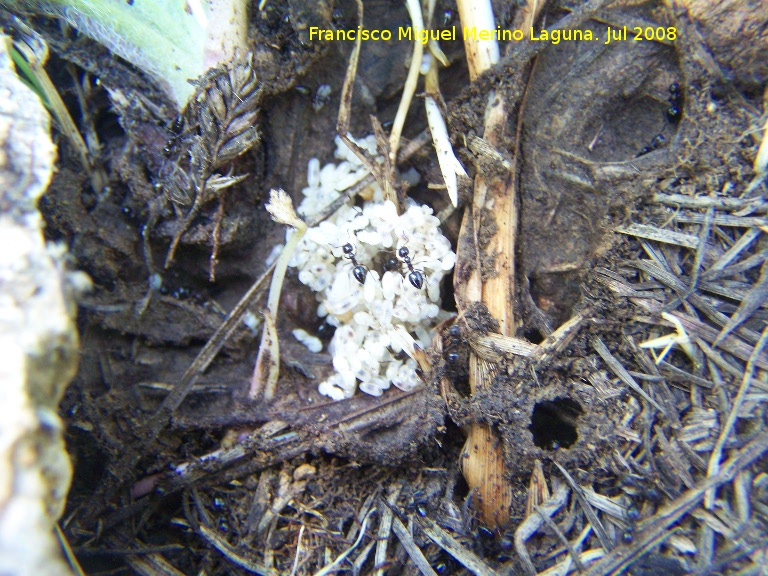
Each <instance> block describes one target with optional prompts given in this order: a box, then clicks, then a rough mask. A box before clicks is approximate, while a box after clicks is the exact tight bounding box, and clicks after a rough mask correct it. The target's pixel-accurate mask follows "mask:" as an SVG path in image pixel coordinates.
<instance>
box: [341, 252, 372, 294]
mask: <svg viewBox="0 0 768 576" xmlns="http://www.w3.org/2000/svg"><path fill="white" fill-rule="evenodd" d="M341 249H342V250H343V251H344V257H345V258H349V260H350V261H351V262H352V266H354V268H352V275H353V276H354V277H355V280H357V281H358V282H360V284H365V275H366V274H367V273H368V269H367V268H366V267H365V266H363V265H362V264H360V263H359V262H358V261H357V259H356V258H355V247H354V246H352V244H350V243H349V242H347V243H346V244H344V246H342V247H341Z"/></svg>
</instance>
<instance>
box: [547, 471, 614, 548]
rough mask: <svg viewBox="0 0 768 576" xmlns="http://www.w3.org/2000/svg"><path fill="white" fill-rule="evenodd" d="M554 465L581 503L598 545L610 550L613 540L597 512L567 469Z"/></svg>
mask: <svg viewBox="0 0 768 576" xmlns="http://www.w3.org/2000/svg"><path fill="white" fill-rule="evenodd" d="M554 464H555V466H557V469H558V470H560V473H561V474H562V475H563V478H565V479H566V480H567V481H568V484H569V485H570V486H571V489H572V490H573V493H574V495H575V496H576V498H577V499H578V501H579V504H581V508H582V510H584V514H585V515H586V517H587V519H588V520H589V523H590V525H591V526H592V529H593V530H594V531H595V534H596V535H597V539H598V540H600V545H601V546H602V547H603V548H604V549H605V550H606V552H607V551H610V550H612V549H613V541H612V540H611V539H610V538H609V537H608V533H607V532H606V531H605V528H604V527H603V523H602V522H600V519H599V518H598V517H597V514H595V511H594V510H593V509H592V505H591V504H590V503H589V501H588V500H587V497H586V496H585V495H584V492H583V490H582V489H581V487H580V486H579V485H578V484H576V481H575V480H574V479H573V478H572V477H571V475H570V474H568V471H567V470H566V469H565V468H563V467H562V466H561V465H560V464H559V463H557V462H554Z"/></svg>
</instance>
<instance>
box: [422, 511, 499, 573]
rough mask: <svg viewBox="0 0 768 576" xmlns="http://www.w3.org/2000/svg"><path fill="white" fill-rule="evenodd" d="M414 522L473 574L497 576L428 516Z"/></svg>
mask: <svg viewBox="0 0 768 576" xmlns="http://www.w3.org/2000/svg"><path fill="white" fill-rule="evenodd" d="M415 519H416V522H417V523H418V524H419V527H420V528H421V529H422V530H423V531H424V534H426V535H427V536H428V537H429V539H430V540H432V542H434V543H435V544H437V545H438V546H440V548H442V549H443V550H445V551H446V552H447V553H448V554H450V555H451V556H453V558H454V559H455V560H456V561H457V562H458V563H459V564H461V565H462V566H464V568H466V569H467V570H469V571H470V572H471V573H472V574H475V576H498V574H497V573H496V571H495V570H494V569H493V568H491V567H490V566H488V564H486V563H485V562H484V561H483V560H482V559H481V558H480V557H479V556H477V554H475V553H474V552H472V551H471V550H468V549H467V548H465V547H464V546H462V545H461V544H460V543H459V542H458V541H457V540H456V539H455V538H454V537H453V536H451V535H450V534H448V532H446V531H445V530H443V529H442V528H440V526H438V525H437V524H436V523H435V522H434V521H433V520H431V519H430V518H421V517H418V516H417V517H416V518H415Z"/></svg>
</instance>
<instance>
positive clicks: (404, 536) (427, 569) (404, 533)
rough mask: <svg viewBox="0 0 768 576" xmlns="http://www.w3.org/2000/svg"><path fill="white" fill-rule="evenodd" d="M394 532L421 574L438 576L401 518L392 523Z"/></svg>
mask: <svg viewBox="0 0 768 576" xmlns="http://www.w3.org/2000/svg"><path fill="white" fill-rule="evenodd" d="M392 531H393V532H394V533H395V536H397V538H398V539H399V540H400V544H402V545H403V548H404V549H405V552H406V553H407V554H408V557H409V558H410V559H411V561H412V562H413V563H414V564H415V565H416V568H418V569H419V572H420V573H421V574H422V575H423V576H437V572H435V571H434V570H432V567H431V566H430V565H429V561H428V560H427V559H426V557H425V556H424V554H423V553H422V551H421V550H420V549H419V547H418V546H417V545H416V543H415V542H414V541H413V536H411V534H410V532H408V529H407V528H406V527H405V524H403V522H402V521H401V520H400V518H394V520H393V521H392Z"/></svg>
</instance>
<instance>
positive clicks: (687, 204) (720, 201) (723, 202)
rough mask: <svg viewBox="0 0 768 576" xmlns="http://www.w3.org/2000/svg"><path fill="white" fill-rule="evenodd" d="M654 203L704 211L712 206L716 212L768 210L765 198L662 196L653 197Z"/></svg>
mask: <svg viewBox="0 0 768 576" xmlns="http://www.w3.org/2000/svg"><path fill="white" fill-rule="evenodd" d="M653 201H654V202H658V203H659V204H667V205H669V206H680V207H682V208H696V209H703V208H709V207H710V206H712V207H713V208H715V209H716V210H726V211H732V210H741V209H743V208H747V207H751V208H753V209H754V210H755V211H757V210H761V211H765V210H766V209H768V203H766V202H765V200H764V199H763V198H759V197H758V198H720V197H717V198H710V197H709V196H686V195H685V194H661V193H658V192H657V193H656V194H654V195H653Z"/></svg>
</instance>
